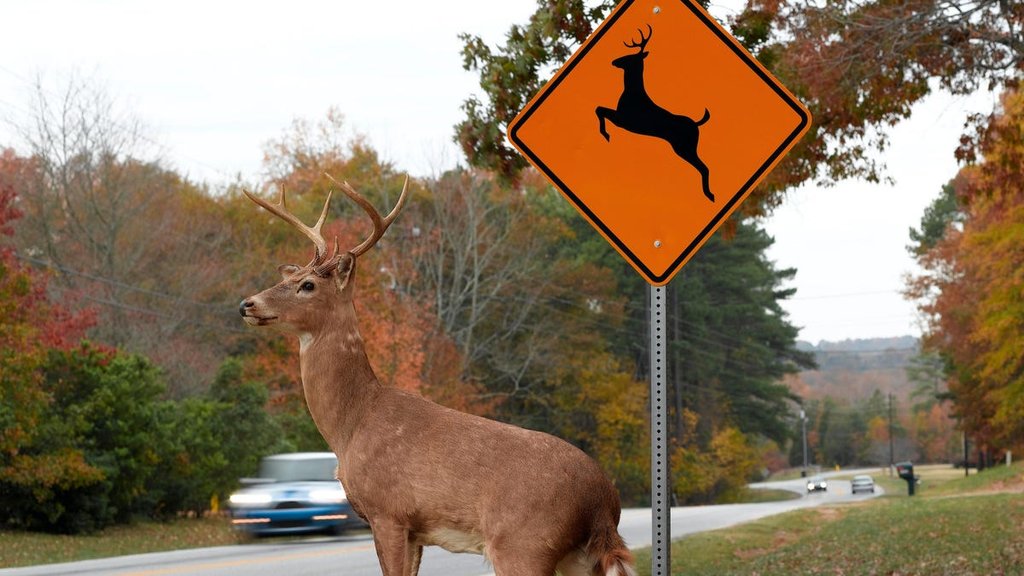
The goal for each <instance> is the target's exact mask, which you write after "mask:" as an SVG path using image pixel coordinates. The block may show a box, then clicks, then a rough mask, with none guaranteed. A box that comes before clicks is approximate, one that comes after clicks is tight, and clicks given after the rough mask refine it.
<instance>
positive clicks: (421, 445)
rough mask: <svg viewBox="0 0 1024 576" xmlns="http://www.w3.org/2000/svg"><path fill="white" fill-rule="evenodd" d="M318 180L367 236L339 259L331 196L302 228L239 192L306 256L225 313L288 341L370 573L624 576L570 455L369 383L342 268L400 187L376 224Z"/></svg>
mask: <svg viewBox="0 0 1024 576" xmlns="http://www.w3.org/2000/svg"><path fill="white" fill-rule="evenodd" d="M328 177H329V176H328ZM329 178H330V177H329ZM330 179H331V180H332V182H333V183H334V184H335V185H337V187H338V188H340V189H341V190H342V192H344V194H345V195H346V196H348V197H349V198H350V199H351V200H352V201H353V202H355V203H356V204H357V205H358V206H359V207H360V208H362V210H363V211H364V212H366V214H367V215H368V216H369V218H370V220H371V221H372V223H373V231H372V232H371V233H370V234H369V236H367V237H366V239H365V240H363V242H362V243H360V244H359V245H357V246H356V247H354V248H352V249H350V250H346V251H340V250H339V248H338V239H337V237H335V238H334V246H333V250H332V251H331V252H330V253H329V252H328V250H327V242H326V240H325V239H324V236H323V233H322V228H323V224H324V221H325V219H326V217H327V212H328V206H329V205H330V202H331V195H332V194H333V190H332V191H330V192H329V193H328V195H327V200H326V201H325V203H324V207H323V210H322V211H321V213H320V217H319V219H318V220H317V222H316V224H314V225H313V226H308V225H306V224H304V223H303V222H302V221H301V220H300V219H299V218H298V217H296V216H295V215H294V214H292V213H291V211H289V210H288V208H287V207H286V204H285V192H284V190H283V189H282V190H281V192H280V199H279V200H278V201H277V202H276V203H270V202H268V201H266V200H264V199H262V198H260V197H259V196H257V195H255V194H253V193H251V192H249V191H245V194H246V196H247V197H248V198H249V199H250V200H252V201H253V202H255V203H256V204H258V205H259V206H261V207H262V208H264V209H265V210H267V211H269V212H270V213H271V214H273V215H275V216H277V217H279V218H280V219H282V220H284V221H285V222H287V223H288V224H290V225H291V226H293V227H294V228H296V229H297V230H298V231H299V232H301V233H302V234H303V235H305V236H306V237H307V238H308V239H309V240H311V241H312V242H313V245H314V254H313V259H312V261H310V262H309V264H307V265H305V266H302V267H300V266H297V265H294V264H286V265H282V266H280V267H279V268H278V272H279V273H280V275H281V278H282V279H281V281H280V282H279V283H278V284H276V285H274V286H272V287H270V288H267V289H266V290H264V291H262V292H260V293H258V294H256V295H254V296H250V297H248V298H246V299H244V300H242V302H241V304H240V305H239V312H240V313H241V315H242V318H243V319H244V321H245V322H246V323H247V324H249V325H250V326H259V327H263V326H267V327H270V328H272V329H276V330H279V331H282V332H284V333H285V334H288V335H291V336H292V337H298V339H299V365H300V374H301V380H302V389H303V392H304V393H305V397H306V402H307V405H308V408H309V412H310V414H311V415H312V417H313V421H314V423H315V424H316V427H317V429H318V430H319V432H320V434H321V435H322V436H323V438H324V440H325V441H326V442H327V444H328V445H329V446H330V449H331V450H332V451H333V452H334V453H335V454H336V455H337V457H338V468H337V471H336V476H337V479H338V480H339V481H340V482H341V485H342V488H343V489H344V491H345V493H346V495H347V497H348V499H349V503H350V504H351V505H352V507H353V509H354V510H355V511H356V513H357V514H359V516H360V517H361V518H363V519H364V520H365V521H366V522H367V523H368V524H369V525H370V528H371V531H372V534H373V542H374V547H375V549H376V552H377V558H378V561H379V563H380V568H381V571H382V573H383V574H384V576H415V575H416V574H417V573H418V572H419V566H420V560H421V558H422V554H423V548H424V546H440V547H441V548H444V549H446V550H448V551H451V552H469V553H476V554H482V555H483V556H484V557H485V559H486V560H487V561H488V562H490V564H491V565H492V566H493V568H494V571H495V574H496V576H552V575H553V574H555V571H556V570H558V571H559V573H561V574H562V575H563V576H598V575H600V576H635V574H636V572H635V569H634V567H633V561H632V556H631V553H630V551H629V549H628V548H627V547H626V545H625V543H624V541H623V539H622V537H621V536H620V534H619V532H618V522H619V515H620V503H619V496H618V492H617V491H616V489H615V487H614V486H613V484H612V482H611V480H610V479H609V478H608V476H607V475H605V473H604V472H603V470H602V469H601V468H600V466H599V465H598V464H597V462H595V461H594V460H593V459H591V458H590V457H589V456H587V455H586V454H585V453H584V452H583V451H582V450H580V449H578V448H576V447H575V446H573V445H571V444H570V443H568V442H566V441H564V440H561V439H559V438H556V437H555V436H551V435H549V434H545V433H542V432H539V431H533V430H527V429H524V428H519V427H516V426H512V425H509V424H505V423H501V422H498V421H495V420H490V419H487V418H483V417H480V416H475V415H471V414H467V413H464V412H459V411H455V410H452V409H449V408H446V407H443V406H441V405H439V404H436V403H434V402H431V401H429V400H427V399H426V398H423V397H422V396H419V395H417V394H414V393H411V392H407V391H404V390H401V389H399V388H397V387H393V386H389V385H384V384H382V383H381V382H380V381H379V380H378V378H377V377H376V375H375V374H374V371H373V369H372V367H371V365H370V362H369V360H368V357H367V354H366V350H365V347H364V343H363V340H362V337H361V336H360V333H359V328H358V322H357V319H356V308H355V305H354V293H353V292H354V287H353V286H354V279H355V274H356V263H357V262H358V260H359V259H360V258H361V257H362V256H363V255H365V254H366V253H367V251H369V250H370V248H372V247H373V246H374V245H375V244H376V243H377V242H378V241H379V240H380V239H381V237H383V236H384V233H385V231H386V230H387V229H388V227H389V226H390V225H391V223H392V222H393V221H394V220H395V218H396V217H397V215H398V213H399V212H400V211H401V210H402V207H403V206H404V204H405V202H406V199H407V194H408V186H409V179H408V177H407V178H406V180H405V185H404V186H403V188H402V192H401V194H400V195H399V197H398V201H397V202H396V204H395V206H394V207H393V208H392V210H391V212H390V213H389V214H388V215H387V216H384V217H382V216H381V215H380V213H379V212H377V210H376V209H375V208H374V207H373V205H372V204H371V203H370V202H369V201H368V200H366V199H365V198H364V197H363V196H362V195H360V194H359V193H358V192H357V191H356V190H355V189H354V188H353V187H351V186H350V185H349V184H348V183H347V182H338V181H337V180H334V179H333V178H330Z"/></svg>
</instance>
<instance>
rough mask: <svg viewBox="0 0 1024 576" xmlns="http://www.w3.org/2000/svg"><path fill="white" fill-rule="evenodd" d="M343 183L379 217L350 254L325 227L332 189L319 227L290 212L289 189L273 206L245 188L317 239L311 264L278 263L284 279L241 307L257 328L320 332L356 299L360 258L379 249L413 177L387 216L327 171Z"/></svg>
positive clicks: (369, 212)
mask: <svg viewBox="0 0 1024 576" xmlns="http://www.w3.org/2000/svg"><path fill="white" fill-rule="evenodd" d="M325 176H327V177H328V178H329V179H330V180H331V181H332V182H334V183H335V184H337V185H338V187H339V188H341V190H342V192H344V193H345V194H346V195H347V196H348V197H349V198H351V199H352V200H353V201H354V202H355V203H356V204H358V205H359V206H360V207H361V208H362V209H363V210H364V211H365V212H366V213H367V215H369V217H370V220H372V221H373V232H372V233H371V234H370V236H369V237H367V238H366V240H364V241H363V242H362V243H360V244H359V245H358V246H356V247H355V248H352V249H351V250H348V251H346V252H341V251H340V250H339V249H338V239H337V238H335V239H334V250H333V252H331V253H328V251H327V241H326V240H325V239H324V236H323V233H322V231H321V230H322V228H323V225H324V221H325V220H326V218H327V208H328V206H329V205H330V202H331V194H330V193H328V195H327V200H326V201H325V202H324V207H323V210H322V211H321V212H320V218H319V219H318V220H317V222H316V224H315V225H313V226H307V225H305V224H303V223H302V221H301V220H299V219H298V218H297V217H296V216H295V215H294V214H292V213H291V212H289V211H288V208H287V206H286V204H285V202H286V201H285V192H284V190H283V189H282V190H281V195H280V199H279V200H278V202H277V203H276V204H271V203H270V202H267V201H266V200H263V199H262V198H259V197H258V196H256V195H254V194H252V193H250V192H249V191H247V190H243V192H244V193H245V195H246V196H247V197H248V198H249V199H250V200H252V201H253V202H255V203H256V204H259V205H260V206H262V207H263V208H264V209H266V210H267V211H269V212H270V213H271V214H274V215H275V216H277V217H279V218H281V219H282V220H284V221H285V222H287V223H289V224H291V225H292V226H294V227H295V228H296V229H297V230H299V232H302V234H304V235H305V236H306V237H307V238H309V239H310V240H311V241H312V242H313V246H314V248H315V251H314V253H313V260H311V261H310V262H309V264H306V265H305V266H296V265H294V264H285V265H283V266H280V267H278V269H277V270H278V272H280V274H281V278H282V280H281V282H279V283H278V284H277V285H275V286H272V287H270V288H268V289H266V290H264V291H262V292H260V293H259V294H256V295H255V296H251V297H249V298H246V299H245V300H242V303H241V304H240V305H239V307H238V311H239V313H241V315H242V318H244V319H245V322H246V323H247V324H249V325H251V326H274V327H275V328H278V329H281V330H285V331H287V332H293V333H298V334H300V335H301V334H314V333H316V332H318V331H319V329H320V328H321V327H322V326H323V323H324V321H325V320H326V319H327V318H329V317H331V316H332V311H334V310H336V309H337V308H338V307H340V306H344V305H346V304H348V305H351V302H352V283H353V282H352V281H353V279H354V278H355V267H356V259H357V258H358V257H359V256H361V255H362V254H364V253H365V252H366V251H367V250H369V249H370V248H372V247H373V245H374V244H376V243H377V241H378V240H380V238H381V237H382V236H383V235H384V232H385V231H386V230H387V229H388V227H389V226H391V223H392V222H394V220H395V217H397V216H398V213H399V212H400V211H401V210H402V207H403V206H404V205H405V200H406V193H407V191H408V188H409V178H408V177H406V179H405V185H404V186H403V187H402V193H401V195H400V196H399V197H398V202H397V203H396V204H395V207H394V208H393V209H392V210H391V213H389V214H388V215H387V217H384V218H382V217H381V215H380V213H378V212H377V210H376V209H375V208H374V207H373V205H372V204H370V202H369V201H367V200H366V199H365V198H363V196H362V195H360V194H359V193H358V192H356V190H355V189H354V188H352V187H351V186H349V184H348V183H347V182H338V181H337V180H335V179H334V178H332V177H331V176H330V175H327V174H325Z"/></svg>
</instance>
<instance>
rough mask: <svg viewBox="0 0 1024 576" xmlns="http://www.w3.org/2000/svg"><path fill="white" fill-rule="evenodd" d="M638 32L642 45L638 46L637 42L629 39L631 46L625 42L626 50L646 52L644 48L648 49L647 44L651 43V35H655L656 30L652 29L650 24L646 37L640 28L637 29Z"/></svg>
mask: <svg viewBox="0 0 1024 576" xmlns="http://www.w3.org/2000/svg"><path fill="white" fill-rule="evenodd" d="M636 31H637V32H639V33H640V43H639V44H637V43H636V42H634V41H633V39H632V38H630V39H629V44H626V43H625V42H623V44H625V46H626V48H639V49H640V51H641V52H643V51H644V47H646V46H647V43H648V42H650V40H651V34H653V33H654V29H653V28H651V25H650V24H648V25H647V36H644V31H643V30H641V29H639V28H637V29H636Z"/></svg>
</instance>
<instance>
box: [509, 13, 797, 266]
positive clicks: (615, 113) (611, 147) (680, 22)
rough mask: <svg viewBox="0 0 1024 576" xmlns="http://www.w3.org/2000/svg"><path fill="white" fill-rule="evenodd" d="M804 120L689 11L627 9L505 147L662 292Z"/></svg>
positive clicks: (780, 90)
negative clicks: (517, 154)
mask: <svg viewBox="0 0 1024 576" xmlns="http://www.w3.org/2000/svg"><path fill="white" fill-rule="evenodd" d="M810 120H811V116H810V113H808V111H807V109H806V108H804V106H803V105H802V104H801V103H800V102H799V101H797V100H796V98H794V97H793V95H792V94H790V93H789V91H788V90H786V88H785V87H783V86H782V85H781V84H780V83H779V82H778V81H777V80H776V79H775V78H774V77H772V75H771V74H769V73H768V71H767V70H765V68H764V67H763V66H761V64H760V63H758V62H757V60H755V59H754V57H753V56H751V55H750V53H748V52H747V51H746V50H745V49H744V48H743V47H742V46H741V45H740V44H739V42H737V41H736V39H735V38H733V37H732V36H731V35H730V34H729V33H728V32H726V31H725V30H724V29H723V28H722V27H721V26H720V25H719V24H718V23H717V22H716V21H715V20H714V19H713V18H711V16H709V15H708V13H707V12H705V11H704V9H703V8H701V7H700V5H698V4H697V3H696V2H695V1H694V0H625V1H624V2H622V3H620V4H619V5H618V6H617V7H616V8H615V10H614V11H613V12H612V13H611V15H609V16H608V18H607V19H606V20H605V21H604V22H603V23H602V24H601V25H600V26H599V27H598V29H597V31H595V32H594V34H592V35H591V36H590V38H588V39H587V41H586V42H584V43H583V45H582V46H580V48H579V49H578V50H577V51H576V53H575V54H573V56H572V58H570V59H569V61H568V62H566V63H565V65H564V66H562V68H561V69H560V70H559V71H558V73H557V74H555V76H554V78H552V79H551V81H549V82H548V83H547V84H546V85H545V86H544V88H543V89H541V91H540V92H538V93H537V95H536V96H534V98H533V100H531V101H530V103H529V104H527V106H526V107H525V108H524V109H523V110H522V112H520V113H519V115H518V116H517V117H516V118H515V120H513V122H512V123H511V124H510V125H509V139H510V140H511V141H512V143H513V144H514V145H515V146H516V148H518V149H519V151H520V152H522V153H523V154H524V155H525V156H526V158H527V159H528V160H529V161H530V162H531V163H532V164H533V165H534V166H536V167H537V169H538V170H540V171H541V172H543V173H544V174H545V175H546V176H547V177H548V179H549V180H551V182H552V183H553V184H554V185H555V186H556V187H558V189H559V190H561V192H562V193H563V194H564V195H565V197H566V198H568V199H569V201H571V202H572V203H573V205H575V206H576V209H577V210H579V211H580V213H581V214H583V216H585V217H586V218H587V220H589V221H590V223H591V224H593V226H594V227H595V228H597V230H598V231H599V232H600V233H601V234H602V235H604V237H605V238H606V239H607V240H608V241H609V242H611V244H612V245H613V246H614V247H615V249H616V250H618V251H619V253H621V254H622V256H623V257H624V258H626V260H627V261H629V263H630V264H632V265H633V267H634V268H636V269H637V271H638V272H640V274H641V275H642V276H644V278H646V279H647V281H648V282H650V283H651V284H653V285H655V286H661V285H664V284H667V283H668V282H669V280H671V279H672V276H674V275H675V273H676V272H678V271H679V269H680V268H681V267H682V266H683V264H685V263H686V262H687V261H688V260H689V259H690V258H691V257H692V256H693V255H694V253H696V251H697V250H698V249H699V248H700V247H701V245H703V244H704V242H705V241H706V240H707V239H708V237H710V235H711V234H712V233H714V231H715V230H716V229H718V227H719V226H720V225H721V224H722V223H723V222H724V221H725V220H726V219H727V218H728V217H729V215H730V214H732V212H733V211H734V210H736V208H737V206H739V203H740V202H741V201H743V199H744V198H746V197H747V195H749V194H750V192H751V191H752V190H753V189H754V187H755V186H757V184H758V182H760V181H761V179H762V178H764V177H765V175H766V174H767V173H768V172H769V171H770V170H771V169H772V168H773V167H774V166H775V164H776V163H778V161H779V160H780V159H782V157H783V156H784V155H785V154H786V153H787V152H788V151H789V150H790V148H792V147H793V145H794V144H795V143H796V142H797V140H798V139H799V138H800V137H801V136H802V135H803V134H804V133H805V132H806V131H807V129H808V128H809V127H810Z"/></svg>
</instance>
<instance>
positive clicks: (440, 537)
mask: <svg viewBox="0 0 1024 576" xmlns="http://www.w3.org/2000/svg"><path fill="white" fill-rule="evenodd" d="M423 540H424V544H432V545H434V546H440V547H441V548H444V549H445V550H447V551H449V552H470V553H473V554H483V553H484V544H485V542H484V537H483V536H481V535H479V534H474V533H472V532H462V531H460V530H455V529H452V528H437V529H436V530H432V531H430V532H428V533H426V534H425V535H424V536H423Z"/></svg>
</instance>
